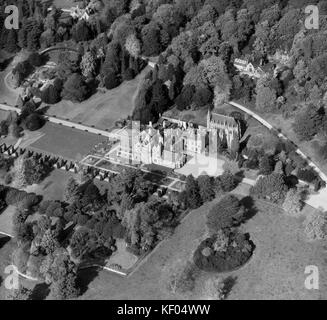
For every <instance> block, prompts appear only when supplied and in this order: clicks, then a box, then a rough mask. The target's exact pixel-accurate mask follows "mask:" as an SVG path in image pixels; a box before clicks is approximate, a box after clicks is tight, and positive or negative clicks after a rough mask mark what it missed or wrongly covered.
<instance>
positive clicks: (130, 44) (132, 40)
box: [125, 33, 141, 58]
mask: <svg viewBox="0 0 327 320" xmlns="http://www.w3.org/2000/svg"><path fill="white" fill-rule="evenodd" d="M125 49H126V50H127V52H128V53H129V54H130V55H131V56H132V57H134V58H138V57H139V55H140V53H141V43H140V40H139V39H138V38H137V37H136V35H135V34H134V33H132V34H130V35H129V36H128V37H127V39H126V42H125Z"/></svg>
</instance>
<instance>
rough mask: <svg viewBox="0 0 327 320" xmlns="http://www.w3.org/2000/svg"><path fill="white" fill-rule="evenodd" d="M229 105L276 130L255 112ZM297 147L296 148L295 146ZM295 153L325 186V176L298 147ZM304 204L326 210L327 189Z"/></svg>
mask: <svg viewBox="0 0 327 320" xmlns="http://www.w3.org/2000/svg"><path fill="white" fill-rule="evenodd" d="M229 104H230V105H231V106H233V107H235V108H237V109H239V110H241V111H243V112H245V113H247V114H248V115H250V116H252V117H253V118H254V119H256V120H257V121H259V122H260V123H261V124H262V125H264V126H265V127H266V128H268V129H269V130H277V129H276V128H274V127H273V126H272V125H271V124H270V123H269V122H267V121H266V120H265V119H263V118H262V117H261V116H259V115H258V114H256V113H255V112H253V111H252V110H250V109H248V108H246V107H244V106H242V105H241V104H239V103H236V102H233V101H230V102H229ZM278 137H279V138H281V139H283V140H286V141H289V142H291V143H292V144H293V145H295V146H296V144H295V143H294V142H293V141H292V140H290V139H289V138H288V137H286V136H285V135H284V134H282V133H279V134H278ZM296 147H297V146H296ZM296 153H297V154H299V155H300V156H301V157H302V158H303V159H305V160H306V161H307V162H308V164H309V166H311V167H312V168H313V169H314V170H315V171H316V172H317V173H318V174H319V176H320V177H321V179H322V180H323V181H325V182H326V184H327V176H326V174H325V173H324V172H323V171H322V170H320V169H319V167H318V166H317V165H316V164H315V163H314V162H312V161H311V160H310V158H309V157H308V156H307V155H306V154H304V153H303V152H302V151H301V150H300V149H299V148H298V147H297V149H296ZM306 203H307V204H309V205H311V206H312V207H314V208H316V209H323V210H324V211H326V210H327V188H323V189H321V190H320V191H319V192H318V193H317V194H314V195H310V196H309V197H308V199H307V200H306Z"/></svg>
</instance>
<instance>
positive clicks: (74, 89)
mask: <svg viewBox="0 0 327 320" xmlns="http://www.w3.org/2000/svg"><path fill="white" fill-rule="evenodd" d="M88 94H89V89H88V87H87V86H86V84H85V82H84V80H83V78H82V76H80V75H79V74H78V73H73V74H72V75H70V76H69V77H68V79H67V81H66V82H65V84H64V89H63V91H62V93H61V96H62V97H63V98H64V99H67V100H72V101H77V102H82V101H83V100H85V99H86V98H87V96H88Z"/></svg>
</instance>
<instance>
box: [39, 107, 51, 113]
mask: <svg viewBox="0 0 327 320" xmlns="http://www.w3.org/2000/svg"><path fill="white" fill-rule="evenodd" d="M49 109H50V106H44V107H42V108H39V109H37V112H38V113H39V114H40V115H45V114H46V113H47V111H48V110H49Z"/></svg>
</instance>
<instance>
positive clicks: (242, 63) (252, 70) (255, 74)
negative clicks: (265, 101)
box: [234, 59, 266, 79]
mask: <svg viewBox="0 0 327 320" xmlns="http://www.w3.org/2000/svg"><path fill="white" fill-rule="evenodd" d="M234 67H235V68H236V69H237V70H238V71H239V72H240V74H245V75H248V76H249V77H251V78H257V79H259V78H261V77H262V76H264V75H265V74H266V72H265V71H264V70H263V68H262V67H261V66H255V65H254V64H253V63H251V62H249V61H248V60H243V59H235V61H234Z"/></svg>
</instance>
